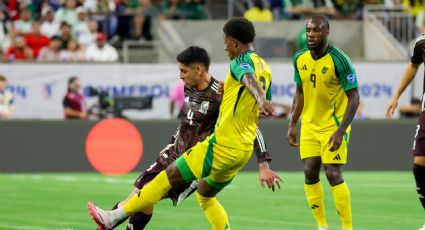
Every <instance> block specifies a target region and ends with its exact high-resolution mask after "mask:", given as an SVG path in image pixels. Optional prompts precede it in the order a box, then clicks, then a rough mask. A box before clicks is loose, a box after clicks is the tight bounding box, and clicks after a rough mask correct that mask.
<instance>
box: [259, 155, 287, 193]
mask: <svg viewBox="0 0 425 230" xmlns="http://www.w3.org/2000/svg"><path fill="white" fill-rule="evenodd" d="M259 170H260V177H259V180H260V183H261V187H262V188H264V187H265V185H266V184H267V188H269V189H272V191H273V192H274V190H275V184H276V186H277V187H278V188H279V189H280V182H283V180H282V178H281V177H280V176H279V175H277V174H276V173H275V172H274V171H273V170H271V169H270V168H269V164H268V163H267V162H262V163H260V166H259Z"/></svg>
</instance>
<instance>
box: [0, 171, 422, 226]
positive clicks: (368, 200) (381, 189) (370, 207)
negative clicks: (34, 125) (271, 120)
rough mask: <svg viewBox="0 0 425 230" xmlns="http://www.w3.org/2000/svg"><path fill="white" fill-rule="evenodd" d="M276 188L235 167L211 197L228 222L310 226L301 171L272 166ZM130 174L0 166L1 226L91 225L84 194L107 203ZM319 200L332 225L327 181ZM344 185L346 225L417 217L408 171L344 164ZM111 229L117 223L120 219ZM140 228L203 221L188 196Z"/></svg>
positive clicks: (402, 222)
mask: <svg viewBox="0 0 425 230" xmlns="http://www.w3.org/2000/svg"><path fill="white" fill-rule="evenodd" d="M279 175H281V176H282V177H283V178H284V180H285V182H284V184H283V186H282V189H281V190H278V191H276V192H272V191H269V190H267V189H262V188H261V187H260V185H259V183H258V174H257V173H256V172H252V173H251V172H242V173H240V174H239V175H238V176H237V177H236V178H235V180H234V181H233V183H232V184H231V185H230V186H228V187H227V188H226V189H225V190H223V191H222V192H221V193H220V194H219V196H218V198H219V200H220V202H221V203H222V204H223V206H224V207H225V208H226V210H227V212H228V214H229V218H230V223H231V226H232V229H233V230H266V229H267V230H281V229H287V230H309V229H311V230H315V229H317V228H316V226H315V224H314V220H313V217H312V215H311V214H310V210H309V209H308V207H307V202H306V200H305V197H304V189H303V174H302V173H301V172H281V173H279ZM136 176H137V174H128V175H125V176H120V177H108V176H103V175H100V174H96V173H51V174H50V173H46V174H0V229H1V230H14V229H22V230H47V229H49V230H50V229H52V230H64V229H67V230H71V229H72V230H77V229H81V230H85V229H95V224H94V222H93V221H92V220H91V218H90V217H89V214H88V212H87V209H86V203H87V201H88V200H92V201H94V202H95V203H96V204H97V205H99V206H100V207H102V208H110V207H112V206H113V204H114V203H115V202H117V201H118V200H120V199H123V198H125V197H126V196H127V194H128V193H129V192H130V191H131V190H132V182H133V180H134V179H135V178H136ZM321 177H322V179H323V180H322V182H323V185H324V188H325V194H326V196H325V206H326V211H327V217H328V223H329V225H330V229H332V230H337V229H341V228H340V222H339V218H338V215H337V213H336V211H335V207H334V204H333V198H332V195H331V192H330V189H329V186H328V184H327V182H326V180H325V179H324V175H321ZM345 180H346V181H347V183H348V185H349V187H350V190H351V199H352V208H353V221H354V229H357V230H360V229H364V230H391V229H394V230H414V229H417V228H419V227H420V226H422V225H423V224H424V223H425V218H424V217H425V216H424V214H425V213H424V210H423V208H422V207H421V205H420V203H419V201H418V197H417V194H416V191H415V184H414V179H413V175H412V174H411V173H410V172H345ZM117 229H125V226H121V227H120V228H117ZM147 229H152V230H155V229H156V230H168V229H181V230H192V229H193V230H195V229H196V230H199V229H210V228H209V225H208V223H207V220H206V219H205V217H204V216H203V213H202V211H201V209H200V208H199V206H198V204H197V202H196V199H195V197H194V196H191V197H190V198H188V199H187V200H186V201H185V202H183V204H181V205H180V206H178V207H176V208H174V207H172V205H171V201H169V200H165V201H162V202H160V203H159V204H158V205H157V207H156V209H155V215H154V217H153V219H152V221H151V223H150V224H149V225H148V228H147Z"/></svg>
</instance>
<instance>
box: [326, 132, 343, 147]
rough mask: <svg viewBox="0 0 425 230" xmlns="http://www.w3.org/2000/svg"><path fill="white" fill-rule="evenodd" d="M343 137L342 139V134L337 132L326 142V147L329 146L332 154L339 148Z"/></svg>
mask: <svg viewBox="0 0 425 230" xmlns="http://www.w3.org/2000/svg"><path fill="white" fill-rule="evenodd" d="M343 137H344V133H341V132H340V131H339V130H337V131H335V132H334V133H333V134H332V136H331V137H330V138H329V141H328V146H330V147H329V151H331V152H334V151H336V150H338V149H339V147H340V146H341V143H342V138H343Z"/></svg>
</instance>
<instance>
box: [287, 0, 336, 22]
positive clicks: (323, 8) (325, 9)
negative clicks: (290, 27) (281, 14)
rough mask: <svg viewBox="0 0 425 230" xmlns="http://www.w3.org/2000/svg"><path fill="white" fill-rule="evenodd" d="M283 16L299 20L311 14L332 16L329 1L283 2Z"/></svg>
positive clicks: (300, 0)
mask: <svg viewBox="0 0 425 230" xmlns="http://www.w3.org/2000/svg"><path fill="white" fill-rule="evenodd" d="M285 14H286V17H287V18H289V19H300V18H303V17H306V16H308V15H312V14H324V15H328V16H330V15H334V14H335V9H334V8H333V4H332V2H331V0H285Z"/></svg>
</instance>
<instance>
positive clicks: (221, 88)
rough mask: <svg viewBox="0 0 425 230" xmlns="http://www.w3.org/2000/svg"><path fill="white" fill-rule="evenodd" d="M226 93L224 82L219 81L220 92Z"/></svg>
mask: <svg viewBox="0 0 425 230" xmlns="http://www.w3.org/2000/svg"><path fill="white" fill-rule="evenodd" d="M223 93H224V82H222V81H219V82H218V94H220V95H222V94H223Z"/></svg>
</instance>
